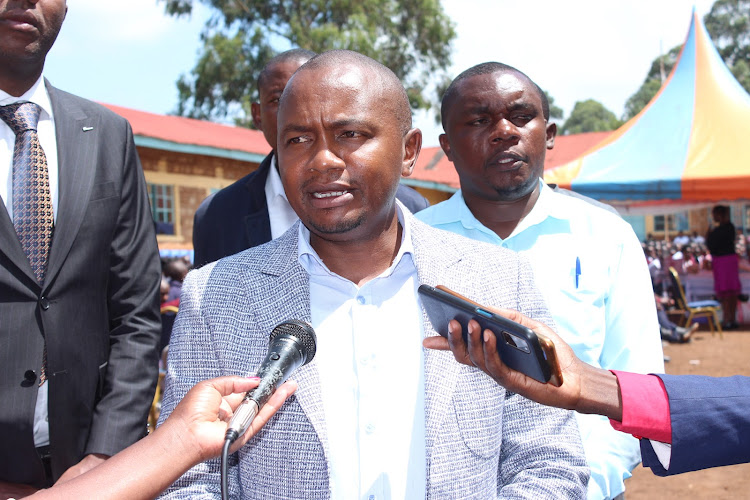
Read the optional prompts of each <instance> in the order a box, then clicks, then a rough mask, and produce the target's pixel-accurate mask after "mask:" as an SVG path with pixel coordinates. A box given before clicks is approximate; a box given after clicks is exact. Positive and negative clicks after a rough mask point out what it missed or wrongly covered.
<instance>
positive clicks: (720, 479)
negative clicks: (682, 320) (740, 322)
mask: <svg viewBox="0 0 750 500" xmlns="http://www.w3.org/2000/svg"><path fill="white" fill-rule="evenodd" d="M741 328H742V330H740V331H732V332H724V339H723V340H722V339H720V338H719V337H718V335H717V336H715V337H713V338H712V337H711V334H710V332H708V331H700V332H697V333H696V334H695V335H694V336H693V340H692V342H690V343H689V344H667V345H665V346H664V354H665V355H667V356H670V357H671V361H669V362H668V363H666V364H665V368H666V372H667V373H671V374H679V375H682V374H695V375H712V376H716V377H723V376H728V375H749V376H750V362H749V361H748V355H749V354H750V325H744V326H742V327H741ZM625 488H626V491H625V498H626V499H627V500H654V499H659V500H661V499H664V500H671V499H678V498H679V499H684V498H689V499H695V500H700V499H711V500H714V499H725V498H726V499H736V498H750V464H742V465H733V466H730V467H719V468H716V469H708V470H702V471H696V472H689V473H687V474H681V475H677V476H672V477H657V476H654V475H653V474H652V473H651V471H650V469H644V468H643V467H641V466H639V467H638V468H637V469H636V470H635V471H633V477H631V478H630V479H628V480H627V481H626V482H625Z"/></svg>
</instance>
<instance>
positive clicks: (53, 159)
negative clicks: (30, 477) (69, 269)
mask: <svg viewBox="0 0 750 500" xmlns="http://www.w3.org/2000/svg"><path fill="white" fill-rule="evenodd" d="M23 101H28V102H33V103H34V104H37V105H39V106H40V107H41V108H42V112H41V113H40V114H39V122H38V124H37V135H38V136H39V142H40V144H41V145H42V149H43V150H44V155H45V156H46V158H47V172H48V176H49V189H50V195H51V196H52V213H53V218H54V220H55V221H57V205H58V203H57V192H58V189H57V179H58V170H57V140H56V139H55V122H54V119H53V116H52V104H51V103H50V100H49V95H48V94H47V88H46V87H45V86H44V77H43V76H40V77H39V80H37V81H36V83H35V84H34V85H33V86H32V87H31V88H30V89H29V90H27V91H26V92H25V93H24V94H23V95H22V96H20V97H14V96H12V95H10V94H8V93H7V92H5V91H3V90H0V106H7V105H9V104H14V103H16V102H23ZM15 144H16V134H15V133H14V132H13V130H12V129H11V128H10V127H9V126H8V124H7V123H5V122H4V121H3V120H0V198H2V200H3V203H4V204H5V209H6V210H7V211H8V216H9V217H10V220H13V150H14V148H15ZM35 371H38V370H35ZM48 444H49V423H48V422H47V384H43V385H42V386H41V387H40V388H39V392H38V394H37V400H36V408H35V410H34V445H35V446H46V445H48Z"/></svg>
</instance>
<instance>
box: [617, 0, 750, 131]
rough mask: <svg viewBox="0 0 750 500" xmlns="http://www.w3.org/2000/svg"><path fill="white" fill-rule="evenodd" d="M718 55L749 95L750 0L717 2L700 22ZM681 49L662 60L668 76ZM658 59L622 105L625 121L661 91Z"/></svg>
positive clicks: (671, 51) (674, 50)
mask: <svg viewBox="0 0 750 500" xmlns="http://www.w3.org/2000/svg"><path fill="white" fill-rule="evenodd" d="M703 23H704V24H705V25H706V30H708V33H709V35H711V39H712V40H713V43H714V45H716V49H717V50H718V51H719V55H721V58H722V59H723V60H724V63H726V65H727V66H728V67H729V70H730V71H731V72H732V74H733V75H734V77H735V78H736V79H737V81H738V82H739V83H740V85H742V87H743V88H744V89H745V90H746V91H747V92H750V65H749V61H750V0H717V1H716V2H714V4H713V5H712V6H711V10H710V11H709V13H708V14H706V15H705V16H704V18H703ZM680 49H682V45H678V46H677V47H674V48H672V50H670V51H669V52H668V53H667V54H666V55H665V56H664V71H665V74H669V72H670V71H672V68H673V67H674V64H675V62H676V61H677V57H678V56H679V53H680ZM659 59H660V58H659V57H657V58H656V59H654V61H653V62H652V63H651V69H650V70H649V72H648V75H647V76H646V79H645V80H644V81H643V84H642V85H641V87H640V88H639V89H638V90H637V91H636V92H635V94H633V95H632V96H630V98H629V99H628V101H627V103H625V113H624V115H623V119H624V120H629V119H630V118H632V117H634V116H635V115H637V114H638V113H639V112H640V111H641V109H643V108H644V107H645V106H646V104H648V103H649V101H651V99H653V97H654V96H655V95H656V93H657V92H658V91H659V88H661V79H660V76H659V75H660V72H659Z"/></svg>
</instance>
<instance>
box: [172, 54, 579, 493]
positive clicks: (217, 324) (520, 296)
mask: <svg viewBox="0 0 750 500" xmlns="http://www.w3.org/2000/svg"><path fill="white" fill-rule="evenodd" d="M278 132H279V134H278V153H279V158H280V164H281V166H282V168H281V172H280V173H281V179H282V182H283V185H284V189H285V191H286V193H287V196H288V198H289V202H290V204H291V205H292V207H293V208H294V210H295V212H296V213H297V214H298V215H299V217H300V219H301V221H300V222H297V223H296V224H295V225H294V226H292V228H291V229H290V230H289V231H287V232H286V233H285V234H283V235H282V236H281V237H279V238H278V239H276V240H273V241H271V242H269V243H266V244H265V245H262V246H259V247H255V248H251V249H249V250H245V251H243V252H241V253H239V254H236V255H233V256H231V257H227V258H225V259H221V260H220V261H218V262H216V263H213V264H209V265H207V266H205V267H203V268H201V269H199V270H197V271H193V272H191V273H190V274H189V275H188V277H187V279H186V281H185V285H184V288H183V295H182V302H181V307H180V313H179V316H178V318H177V322H176V325H175V330H174V332H173V336H172V344H171V346H170V353H169V361H168V365H169V366H168V372H167V382H166V393H165V397H164V401H163V406H162V417H161V418H162V420H163V419H164V418H166V417H167V416H168V415H169V414H170V412H171V411H172V410H173V409H174V408H175V406H176V404H177V403H178V402H179V401H180V399H181V398H182V397H183V396H184V395H185V394H186V392H187V390H188V389H189V388H190V387H191V386H192V385H193V384H195V382H196V381H198V380H202V379H206V378H210V377H214V376H216V375H219V374H242V375H247V374H250V373H253V372H254V371H255V369H257V367H258V366H259V364H260V362H261V361H262V359H263V358H264V357H265V355H266V353H267V350H268V334H269V333H270V332H271V330H272V329H273V328H274V326H275V325H277V324H279V323H281V322H283V321H286V320H289V319H301V320H305V321H308V322H309V323H310V324H311V325H312V326H313V327H314V328H315V330H316V333H317V338H318V343H317V353H316V355H315V358H314V359H313V361H312V362H311V363H309V364H308V365H306V366H304V367H302V368H300V369H298V370H297V371H296V372H295V373H294V374H293V376H292V377H293V378H294V379H295V380H296V382H297V383H298V384H299V389H298V390H297V392H296V393H295V395H294V396H293V397H292V398H290V399H289V400H288V402H287V403H286V404H285V405H284V406H282V408H281V409H280V410H279V412H278V413H277V415H276V416H275V417H274V418H272V419H271V420H270V421H269V422H268V424H267V426H266V427H265V428H264V429H263V430H262V431H261V432H260V433H259V434H258V435H257V436H256V437H255V438H254V439H253V440H252V441H250V443H248V444H247V445H246V446H244V447H243V448H241V449H240V450H239V451H238V452H237V454H235V455H233V458H232V459H230V464H231V467H230V472H229V488H230V493H231V495H232V496H233V497H235V498H240V497H241V498H301V499H302V498H304V499H317V498H341V499H348V498H373V499H374V498H377V499H389V498H425V497H426V498H496V497H502V498H581V497H582V496H583V495H584V494H585V487H586V482H587V480H588V468H587V467H586V465H585V457H584V455H583V451H582V448H581V444H580V438H579V437H578V431H577V427H576V425H575V420H574V418H573V416H572V414H571V413H569V412H566V411H560V410H557V409H550V408H546V407H542V406H540V405H537V404H535V403H533V402H531V401H529V400H527V399H524V398H522V397H519V396H517V395H515V394H513V393H509V392H506V391H505V390H504V389H503V388H502V387H501V386H499V385H498V384H496V383H494V381H493V380H492V379H490V378H489V377H487V376H485V375H484V374H483V373H481V372H480V371H478V370H477V369H475V368H473V367H467V366H463V365H460V364H458V363H456V361H455V360H454V359H453V356H452V355H451V354H450V353H445V352H432V351H430V352H425V351H424V350H423V349H422V346H421V341H422V339H423V338H424V337H425V336H432V335H436V332H435V330H434V328H433V327H432V325H431V324H430V323H429V321H428V320H427V317H426V313H425V312H424V310H423V309H422V307H421V304H420V302H419V299H418V295H417V287H418V286H419V284H420V283H428V284H431V285H437V284H443V285H446V286H448V287H450V288H452V289H454V290H456V291H458V292H461V293H464V294H466V295H468V296H470V297H472V298H473V299H475V300H478V301H481V302H486V303H489V304H494V305H499V306H505V307H517V308H520V309H521V310H523V311H524V312H525V313H526V314H528V315H531V316H534V317H537V318H543V320H544V321H549V320H550V318H549V313H548V312H547V309H546V307H545V305H544V302H543V300H542V299H541V296H540V294H539V292H538V291H537V290H536V289H535V288H534V285H533V279H532V275H531V270H530V268H529V266H528V264H527V263H526V262H525V261H523V260H522V259H520V258H519V257H518V256H516V255H515V254H514V253H512V252H509V251H507V250H505V249H502V248H497V247H493V246H490V245H484V244H481V243H477V242H472V241H470V240H467V239H464V238H462V237H460V236H457V235H453V234H450V233H448V232H444V231H440V230H436V229H433V228H430V227H428V226H426V225H425V224H422V223H420V222H418V221H417V220H416V219H415V218H414V217H413V216H412V215H411V213H410V212H409V211H408V210H406V209H405V208H404V207H403V205H401V204H400V203H399V202H397V201H396V199H395V192H396V187H397V185H398V182H399V179H400V178H401V177H402V176H408V175H409V174H410V173H411V171H412V169H413V166H414V163H415V162H416V159H417V156H418V154H419V150H420V147H421V140H422V138H421V132H420V131H419V130H418V129H412V128H411V111H410V108H409V102H408V98H407V96H406V92H405V90H404V89H403V86H402V85H401V83H400V82H399V80H398V78H397V77H396V76H395V75H394V74H393V73H392V72H391V71H390V70H388V69H387V68H385V67H384V66H382V65H380V64H379V63H377V62H375V61H373V60H372V59H369V58H367V57H365V56H363V55H361V54H357V53H354V52H348V51H331V52H327V53H324V54H321V55H319V56H317V57H315V58H313V59H311V60H310V61H308V62H307V63H306V64H305V65H304V66H302V67H301V68H300V69H299V70H298V71H297V73H296V74H295V75H294V76H293V77H292V79H291V80H290V81H289V84H288V85H287V88H286V89H285V90H284V93H283V95H282V98H281V103H280V109H279V125H278ZM218 470H219V467H218V463H217V462H216V461H208V462H206V463H203V464H200V465H198V466H196V467H195V468H193V469H191V470H190V471H188V473H186V474H185V475H184V476H183V477H182V478H180V479H179V480H178V481H177V482H176V483H175V484H174V485H173V486H172V487H171V488H170V490H168V491H167V493H166V494H165V495H166V497H168V498H188V497H194V496H196V495H206V496H213V497H216V496H218V492H219V473H218Z"/></svg>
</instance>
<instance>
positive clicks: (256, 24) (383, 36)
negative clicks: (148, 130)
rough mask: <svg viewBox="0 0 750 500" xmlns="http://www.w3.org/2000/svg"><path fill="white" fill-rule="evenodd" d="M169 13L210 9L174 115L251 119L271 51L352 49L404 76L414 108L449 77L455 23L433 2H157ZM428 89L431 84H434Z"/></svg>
mask: <svg viewBox="0 0 750 500" xmlns="http://www.w3.org/2000/svg"><path fill="white" fill-rule="evenodd" d="M159 1H160V2H162V3H164V4H165V10H166V12H167V13H168V14H170V15H174V16H182V15H188V14H190V13H191V12H192V8H193V5H194V4H195V3H197V2H200V3H202V4H205V5H207V6H208V7H210V8H211V9H212V15H211V18H210V19H209V21H208V22H207V23H206V26H205V27H204V30H203V33H202V35H201V39H202V42H203V47H202V49H201V51H200V53H199V55H198V61H197V63H196V65H195V67H194V68H193V69H192V70H191V71H190V73H188V74H184V75H182V76H181V77H180V79H179V80H178V82H177V88H178V91H179V104H178V109H177V113H178V114H180V115H185V116H191V117H195V118H203V119H214V120H217V119H226V118H232V119H234V121H235V123H237V124H239V125H245V126H249V124H250V119H249V118H250V112H249V111H250V103H251V102H252V101H253V100H255V98H256V93H257V90H256V88H255V87H256V85H255V81H256V77H257V74H258V73H259V72H260V70H261V69H262V68H263V65H264V64H265V62H266V61H267V60H268V59H270V58H271V57H272V56H273V55H274V54H275V53H277V52H280V51H282V50H286V49H288V48H291V47H302V48H306V49H309V50H313V51H316V52H322V51H325V50H330V49H350V50H356V51H357V52H361V53H363V54H365V55H367V56H370V57H372V58H373V59H375V60H377V61H380V62H381V63H383V64H384V65H386V66H388V67H389V68H390V69H391V70H393V72H394V73H396V75H397V76H398V77H399V78H400V79H401V81H402V82H404V86H405V87H406V89H407V92H408V94H409V98H410V100H411V104H412V107H413V108H414V109H420V108H429V107H430V106H431V105H432V104H433V103H434V102H436V99H437V97H436V96H435V95H434V93H433V92H431V91H430V89H433V87H432V86H430V83H429V82H431V81H432V82H434V81H442V80H445V79H446V78H447V74H446V71H445V69H444V68H448V67H450V62H451V49H452V47H451V44H452V41H453V39H454V38H455V36H456V33H455V30H454V25H453V22H452V21H451V20H450V19H448V17H447V16H446V15H445V13H444V12H443V9H442V6H441V5H440V1H439V0H359V1H357V2H352V1H350V0H324V1H321V0H159ZM433 90H434V89H433Z"/></svg>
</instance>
